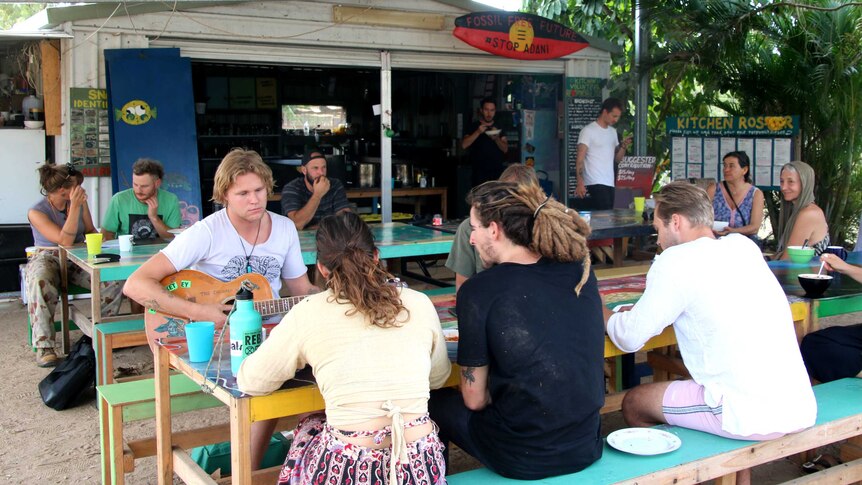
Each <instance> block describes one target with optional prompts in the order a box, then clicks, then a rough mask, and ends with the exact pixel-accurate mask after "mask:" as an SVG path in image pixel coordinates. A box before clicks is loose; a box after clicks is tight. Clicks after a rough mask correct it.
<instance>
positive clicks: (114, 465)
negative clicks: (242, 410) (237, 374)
mask: <svg viewBox="0 0 862 485" xmlns="http://www.w3.org/2000/svg"><path fill="white" fill-rule="evenodd" d="M170 381H171V382H170V386H171V412H172V413H173V414H181V413H186V412H189V411H196V410H201V409H209V408H214V407H219V406H221V405H222V404H221V402H220V401H219V400H218V399H216V398H215V397H213V396H212V395H210V394H206V393H204V392H203V391H202V390H201V387H200V385H198V384H196V383H195V382H194V381H192V380H191V379H189V378H188V377H186V376H184V375H182V374H173V375H171V377H170ZM96 392H97V399H98V404H99V434H100V442H99V443H100V447H101V451H102V461H101V465H102V483H103V484H112V485H121V484H123V483H125V479H124V475H125V474H126V473H131V472H133V471H134V470H135V460H139V459H141V458H147V457H150V456H155V455H156V438H155V437H150V438H143V439H139V440H134V441H129V442H128V443H127V442H126V440H125V437H124V429H125V424H126V423H129V422H132V421H141V420H144V419H153V418H155V415H156V405H155V399H156V391H155V382H154V380H153V378H147V379H140V380H135V381H125V382H117V383H114V384H105V385H101V386H98V387H96ZM295 425H296V420H295V419H293V418H285V419H281V420H279V422H278V424H277V426H276V429H278V430H285V429H292V428H293V427H294V426H295ZM228 440H230V425H229V424H228V423H225V424H219V425H215V426H209V427H205V428H197V429H193V430H189V431H179V432H175V433H173V435H172V438H171V441H172V443H173V444H174V446H177V447H179V448H181V449H184V450H185V449H190V448H194V447H196V446H203V445H208V444H212V443H219V442H222V441H228ZM280 470H281V467H275V468H274V469H266V470H261V471H259V473H257V474H263V475H264V476H269V475H271V476H272V480H271V481H275V477H277V476H278V472H279V471H280Z"/></svg>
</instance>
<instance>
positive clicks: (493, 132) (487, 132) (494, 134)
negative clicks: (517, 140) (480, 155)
mask: <svg viewBox="0 0 862 485" xmlns="http://www.w3.org/2000/svg"><path fill="white" fill-rule="evenodd" d="M500 131H501V130H486V131H485V134H486V135H488V136H497V135H499V134H500Z"/></svg>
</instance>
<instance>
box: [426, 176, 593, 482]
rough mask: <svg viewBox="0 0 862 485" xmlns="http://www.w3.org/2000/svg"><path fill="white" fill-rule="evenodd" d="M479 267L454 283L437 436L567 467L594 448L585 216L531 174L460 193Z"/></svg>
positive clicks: (492, 459)
mask: <svg viewBox="0 0 862 485" xmlns="http://www.w3.org/2000/svg"><path fill="white" fill-rule="evenodd" d="M467 202H468V203H469V204H470V225H471V226H472V227H473V232H472V234H471V235H470V243H471V244H472V245H473V246H474V247H475V248H476V250H477V251H478V252H479V257H480V259H481V260H482V263H483V265H484V266H485V267H486V268H487V269H486V270H485V271H482V272H481V273H479V274H476V275H474V276H472V277H471V278H470V279H468V280H467V281H466V282H464V284H463V285H462V286H461V289H460V290H459V291H458V298H457V313H458V329H459V332H460V335H459V337H460V338H459V343H458V365H459V366H461V387H460V391H458V390H455V389H441V390H439V391H434V392H432V393H431V401H430V402H429V411H430V412H431V418H432V419H433V420H434V421H435V422H436V423H437V425H438V426H439V427H440V438H441V439H442V440H443V441H444V442H447V441H452V442H453V443H455V444H456V445H458V447H459V448H461V449H462V450H464V451H465V452H467V453H469V454H470V455H472V456H473V457H475V458H476V459H477V460H479V461H480V462H482V464H484V465H485V466H487V467H488V468H489V469H491V470H493V471H494V472H496V473H498V474H500V475H502V476H504V477H508V478H516V479H520V480H538V479H542V478H545V477H550V476H555V475H563V474H568V473H574V472H577V471H579V470H582V469H584V468H586V467H587V466H589V465H590V464H591V463H593V462H594V461H596V460H597V459H599V457H601V454H602V443H603V442H602V437H601V433H600V424H601V420H600V418H599V410H600V409H601V407H602V405H603V404H604V399H605V390H604V385H605V384H604V370H603V366H604V359H603V352H604V343H603V342H604V325H603V321H602V301H601V297H600V296H599V290H598V284H597V283H596V277H595V276H594V275H593V273H592V272H591V271H590V254H589V249H588V248H587V236H588V235H589V233H590V228H589V225H588V224H587V223H586V222H585V221H584V220H583V219H581V217H580V216H578V214H577V213H576V212H575V211H573V210H570V209H567V208H566V207H565V206H563V205H562V204H560V203H559V202H557V201H555V200H554V199H552V198H551V197H548V196H546V195H545V193H544V192H543V191H542V188H541V187H539V186H538V185H535V184H522V185H516V184H514V183H509V182H499V181H492V182H486V183H484V184H482V185H480V186H478V187H476V188H474V189H473V190H472V191H471V192H470V194H469V195H468V196H467Z"/></svg>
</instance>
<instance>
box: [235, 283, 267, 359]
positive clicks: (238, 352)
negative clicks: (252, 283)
mask: <svg viewBox="0 0 862 485" xmlns="http://www.w3.org/2000/svg"><path fill="white" fill-rule="evenodd" d="M253 298H254V295H253V294H252V292H251V291H249V290H248V289H246V288H241V289H240V290H239V291H238V292H237V293H236V310H235V311H234V312H233V313H232V314H231V316H230V320H229V321H228V324H229V325H230V370H231V372H233V375H237V373H238V372H239V366H240V364H242V361H243V359H245V358H246V357H248V356H249V355H251V354H252V353H254V351H255V350H257V348H258V347H259V346H260V344H261V342H262V341H263V339H262V336H261V330H262V329H263V325H262V322H261V318H260V313H258V311H257V310H255V309H254V301H253V300H252V299H253Z"/></svg>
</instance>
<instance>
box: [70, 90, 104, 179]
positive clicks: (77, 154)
mask: <svg viewBox="0 0 862 485" xmlns="http://www.w3.org/2000/svg"><path fill="white" fill-rule="evenodd" d="M69 117H70V129H69V151H70V158H69V160H71V162H72V164H73V165H75V166H76V167H77V168H78V169H79V170H81V171H82V172H84V174H85V175H88V176H89V175H99V176H106V175H110V174H111V172H110V169H111V145H110V135H109V133H108V126H109V125H108V93H107V91H105V90H104V89H91V88H70V89H69Z"/></svg>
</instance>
